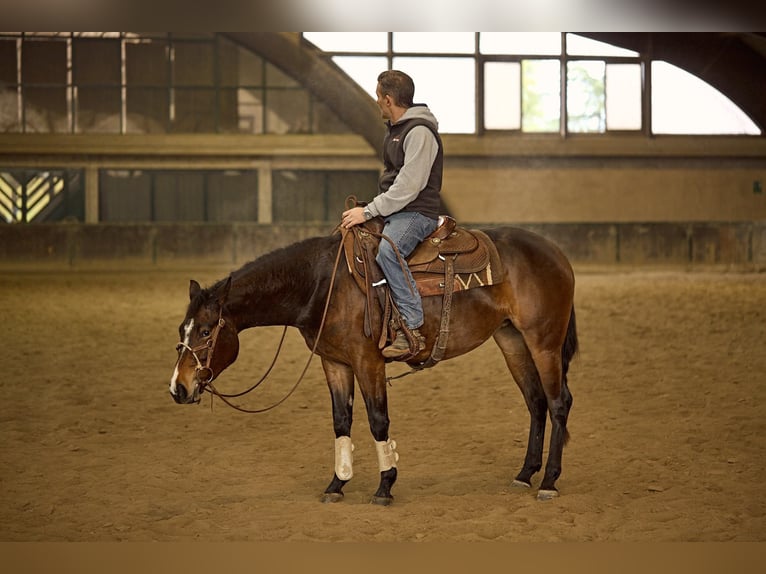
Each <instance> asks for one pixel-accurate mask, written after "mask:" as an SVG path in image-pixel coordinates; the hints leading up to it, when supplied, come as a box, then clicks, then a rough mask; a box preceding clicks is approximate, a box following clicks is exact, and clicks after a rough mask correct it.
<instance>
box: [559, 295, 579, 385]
mask: <svg viewBox="0 0 766 574" xmlns="http://www.w3.org/2000/svg"><path fill="white" fill-rule="evenodd" d="M578 349H579V343H578V342H577V321H576V319H575V309H574V305H572V311H571V313H570V314H569V325H568V326H567V334H566V337H565V338H564V344H563V345H562V346H561V374H562V378H563V383H564V385H566V383H567V371H569V363H570V362H572V359H573V358H574V356H575V355H576V354H577V350H578Z"/></svg>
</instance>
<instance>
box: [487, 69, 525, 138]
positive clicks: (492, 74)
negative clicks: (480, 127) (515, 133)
mask: <svg viewBox="0 0 766 574" xmlns="http://www.w3.org/2000/svg"><path fill="white" fill-rule="evenodd" d="M484 127H485V128H486V129H488V130H518V129H521V64H520V63H519V62H487V63H486V64H485V65H484Z"/></svg>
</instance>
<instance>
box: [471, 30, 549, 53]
mask: <svg viewBox="0 0 766 574" xmlns="http://www.w3.org/2000/svg"><path fill="white" fill-rule="evenodd" d="M479 51H480V52H481V53H482V54H524V55H530V56H533V55H538V54H540V55H546V56H547V55H551V56H553V55H558V54H561V34H559V33H558V32H481V33H480V34H479Z"/></svg>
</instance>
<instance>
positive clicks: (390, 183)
mask: <svg viewBox="0 0 766 574" xmlns="http://www.w3.org/2000/svg"><path fill="white" fill-rule="evenodd" d="M375 93H376V94H377V103H378V107H380V111H381V115H382V117H383V119H384V120H386V121H387V126H388V132H387V134H386V137H385V140H384V141H383V163H384V170H383V173H382V174H381V176H380V179H379V182H378V188H379V189H378V192H379V193H378V195H377V196H376V197H375V198H374V199H373V200H372V201H371V202H370V203H369V204H368V205H367V206H366V207H354V208H352V209H349V210H347V211H344V212H343V215H342V221H341V226H342V227H344V228H346V229H348V228H351V227H353V226H354V225H358V224H360V223H363V222H364V221H367V220H369V219H372V218H373V217H376V216H378V215H379V216H382V217H383V220H384V222H385V226H384V228H383V233H384V234H385V235H386V236H387V237H389V238H390V239H391V240H392V241H393V243H394V244H395V245H396V248H397V249H398V250H399V253H400V254H401V256H402V257H407V256H409V255H410V254H411V253H412V252H413V251H414V250H415V248H416V247H417V246H418V244H419V243H420V242H421V241H423V239H425V238H426V237H428V235H430V234H431V233H432V232H433V231H434V230H435V229H436V227H437V221H438V218H439V207H440V205H441V202H440V196H439V194H440V192H441V184H442V166H443V163H444V160H443V153H442V144H441V138H440V137H439V133H438V122H437V121H436V118H435V117H434V115H433V114H432V113H431V110H429V109H428V107H427V106H426V105H425V104H413V96H414V95H415V84H414V82H413V81H412V78H410V77H409V76H408V75H407V74H405V73H403V72H400V71H398V70H389V71H386V72H383V73H382V74H380V75H379V76H378V86H377V89H376V91H375ZM377 262H378V264H379V265H380V267H381V269H382V270H383V274H384V275H385V276H386V282H387V283H388V286H389V289H390V292H391V297H392V299H393V300H394V303H395V304H396V306H397V308H398V309H399V313H400V315H401V317H402V320H403V322H404V324H405V326H406V328H407V329H408V330H410V331H411V333H412V335H413V339H414V340H415V345H416V347H415V348H412V349H411V348H410V345H409V342H408V339H407V337H406V335H405V334H404V332H403V331H401V330H398V331H397V333H396V337H395V338H394V341H393V342H392V344H391V345H389V346H387V347H386V348H385V349H383V356H385V357H386V358H390V359H397V358H402V357H405V356H407V355H410V354H411V353H417V352H419V351H421V350H423V349H424V348H425V339H424V338H423V336H422V335H421V334H420V331H418V329H419V328H420V327H421V326H422V325H423V303H422V301H421V299H420V294H419V293H418V290H417V287H416V286H415V280H414V279H413V278H412V273H411V272H410V270H409V268H407V267H406V265H405V269H404V270H403V269H402V266H401V264H400V262H399V259H398V258H397V256H396V252H395V251H394V249H393V247H392V246H391V244H390V243H389V242H388V241H386V240H382V241H381V242H380V249H379V251H378V256H377Z"/></svg>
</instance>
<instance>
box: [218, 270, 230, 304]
mask: <svg viewBox="0 0 766 574" xmlns="http://www.w3.org/2000/svg"><path fill="white" fill-rule="evenodd" d="M230 290H231V275H229V278H228V279H226V283H224V284H223V287H221V290H220V292H219V293H218V305H220V306H221V307H223V306H224V304H225V303H226V300H227V299H228V298H229V291H230Z"/></svg>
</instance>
